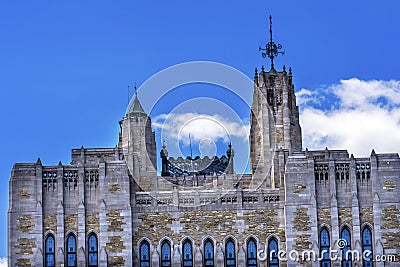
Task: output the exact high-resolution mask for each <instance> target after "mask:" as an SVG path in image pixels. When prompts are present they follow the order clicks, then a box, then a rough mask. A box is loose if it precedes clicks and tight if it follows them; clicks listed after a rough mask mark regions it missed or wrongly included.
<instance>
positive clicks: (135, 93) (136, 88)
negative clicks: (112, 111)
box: [134, 82, 137, 97]
mask: <svg viewBox="0 0 400 267" xmlns="http://www.w3.org/2000/svg"><path fill="white" fill-rule="evenodd" d="M134 90H135V97H137V88H136V82H135V87H134Z"/></svg>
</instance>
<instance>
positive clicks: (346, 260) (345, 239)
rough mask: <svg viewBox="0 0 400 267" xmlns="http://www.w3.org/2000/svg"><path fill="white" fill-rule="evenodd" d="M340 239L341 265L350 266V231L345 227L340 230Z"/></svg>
mask: <svg viewBox="0 0 400 267" xmlns="http://www.w3.org/2000/svg"><path fill="white" fill-rule="evenodd" d="M341 239H342V243H343V246H342V267H351V257H352V254H351V253H350V252H351V251H350V250H351V236H350V231H349V229H347V228H346V227H345V228H343V230H342V232H341Z"/></svg>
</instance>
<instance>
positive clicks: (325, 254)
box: [319, 229, 331, 267]
mask: <svg viewBox="0 0 400 267" xmlns="http://www.w3.org/2000/svg"><path fill="white" fill-rule="evenodd" d="M319 243H320V247H319V252H320V257H321V267H331V260H330V255H329V254H330V253H329V251H330V241H329V232H328V230H327V229H323V230H322V231H321V235H320V240H319Z"/></svg>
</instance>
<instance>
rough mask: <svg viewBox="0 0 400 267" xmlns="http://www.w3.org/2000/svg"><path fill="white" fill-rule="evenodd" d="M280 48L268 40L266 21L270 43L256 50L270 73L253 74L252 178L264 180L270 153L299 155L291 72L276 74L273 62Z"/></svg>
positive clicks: (298, 125) (298, 132) (297, 114)
mask: <svg viewBox="0 0 400 267" xmlns="http://www.w3.org/2000/svg"><path fill="white" fill-rule="evenodd" d="M281 48H282V46H281V45H280V44H275V43H274V42H273V40H272V18H271V17H270V41H269V42H268V44H267V45H266V47H265V49H263V48H261V47H260V51H261V50H264V51H265V53H262V56H263V57H267V56H268V57H269V58H270V60H271V69H270V70H269V71H265V70H264V66H263V67H262V69H261V73H258V71H257V69H256V70H255V75H254V92H253V104H252V107H251V114H250V122H251V127H250V161H251V171H252V173H253V174H254V175H255V176H259V177H260V178H262V179H263V178H265V177H266V176H268V174H270V173H271V170H272V166H273V164H272V161H273V157H274V155H275V153H274V151H277V150H278V149H283V150H287V151H288V153H289V155H291V154H292V153H293V152H295V151H301V127H300V124H299V110H298V107H297V106H296V96H295V94H294V85H293V82H292V70H291V68H290V69H289V73H287V72H286V68H285V66H284V67H283V70H282V71H280V72H278V71H276V70H275V67H274V58H275V57H276V56H278V54H283V53H284V52H280V51H279V50H280V49H281Z"/></svg>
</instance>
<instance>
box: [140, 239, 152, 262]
mask: <svg viewBox="0 0 400 267" xmlns="http://www.w3.org/2000/svg"><path fill="white" fill-rule="evenodd" d="M140 267H150V245H149V243H148V242H147V241H143V242H142V244H141V245H140Z"/></svg>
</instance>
